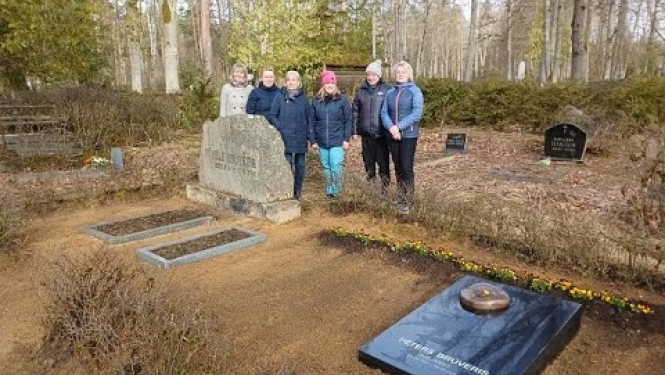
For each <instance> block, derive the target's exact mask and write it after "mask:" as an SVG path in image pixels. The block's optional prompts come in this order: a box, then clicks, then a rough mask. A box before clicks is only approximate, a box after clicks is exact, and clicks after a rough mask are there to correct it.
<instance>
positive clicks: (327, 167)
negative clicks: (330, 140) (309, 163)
mask: <svg viewBox="0 0 665 375" xmlns="http://www.w3.org/2000/svg"><path fill="white" fill-rule="evenodd" d="M319 157H320V158H321V166H322V167H323V174H324V175H325V176H326V194H327V195H329V196H333V197H336V196H338V195H340V194H341V193H342V181H343V176H344V149H343V148H342V147H331V148H323V147H320V148H319Z"/></svg>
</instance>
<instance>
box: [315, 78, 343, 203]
mask: <svg viewBox="0 0 665 375" xmlns="http://www.w3.org/2000/svg"><path fill="white" fill-rule="evenodd" d="M310 113H311V116H312V120H311V121H310V123H311V124H312V128H313V131H314V140H315V141H314V144H312V148H313V149H315V150H316V149H318V150H319V157H320V159H321V166H322V167H323V173H324V175H325V177H326V194H327V195H328V196H329V197H331V198H334V197H337V196H339V195H340V194H341V193H342V182H343V176H344V154H345V152H346V150H348V149H349V146H350V141H351V136H352V135H353V124H352V115H351V106H350V105H349V100H348V99H347V97H346V96H345V95H343V94H342V93H341V92H340V91H339V88H338V87H337V76H336V75H335V73H334V72H332V71H329V70H324V71H323V72H322V73H321V89H320V90H319V92H318V93H317V94H316V97H314V98H313V99H312V105H311V110H310Z"/></svg>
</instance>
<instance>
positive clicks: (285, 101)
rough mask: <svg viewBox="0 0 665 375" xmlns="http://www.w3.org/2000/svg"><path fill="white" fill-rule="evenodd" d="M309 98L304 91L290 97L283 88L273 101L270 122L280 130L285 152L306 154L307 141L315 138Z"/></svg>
mask: <svg viewBox="0 0 665 375" xmlns="http://www.w3.org/2000/svg"><path fill="white" fill-rule="evenodd" d="M309 118H310V115H309V98H307V94H306V93H304V92H303V91H302V90H298V92H297V93H296V94H295V95H293V97H290V96H289V94H288V91H287V90H286V87H282V88H281V89H280V90H279V92H278V93H277V95H275V98H274V99H273V101H272V106H271V107H270V114H269V115H268V121H269V122H270V123H271V124H272V125H273V126H274V127H275V128H277V130H279V133H280V134H281V135H282V140H283V141H284V152H286V153H287V154H291V153H305V152H307V141H310V142H312V141H313V139H314V137H313V134H312V131H311V127H310V124H309Z"/></svg>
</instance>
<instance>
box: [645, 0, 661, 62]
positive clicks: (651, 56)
mask: <svg viewBox="0 0 665 375" xmlns="http://www.w3.org/2000/svg"><path fill="white" fill-rule="evenodd" d="M658 3H659V1H658V0H647V13H648V14H649V34H648V36H647V45H646V48H647V50H646V55H647V58H646V61H645V62H644V73H646V74H653V73H654V70H655V69H658V67H657V66H656V65H657V63H656V45H655V42H654V40H655V39H656V33H657V30H658V5H659V4H658Z"/></svg>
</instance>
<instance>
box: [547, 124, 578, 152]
mask: <svg viewBox="0 0 665 375" xmlns="http://www.w3.org/2000/svg"><path fill="white" fill-rule="evenodd" d="M586 141H587V135H586V132H585V131H584V130H582V129H580V128H579V127H578V126H576V125H573V124H558V125H554V126H552V127H550V128H549V129H547V130H546V131H545V157H548V158H550V159H553V160H582V158H583V157H584V152H585V151H586Z"/></svg>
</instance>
